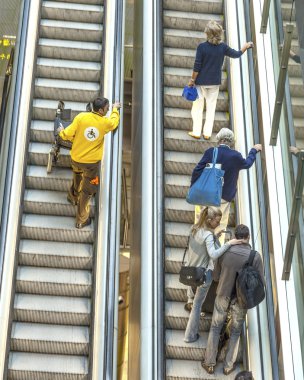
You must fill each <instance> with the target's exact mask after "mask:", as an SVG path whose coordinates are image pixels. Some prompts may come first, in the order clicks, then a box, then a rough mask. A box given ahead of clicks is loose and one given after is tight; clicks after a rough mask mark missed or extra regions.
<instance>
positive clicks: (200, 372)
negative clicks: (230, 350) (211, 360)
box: [166, 359, 242, 380]
mask: <svg viewBox="0 0 304 380" xmlns="http://www.w3.org/2000/svg"><path fill="white" fill-rule="evenodd" d="M166 369H167V376H166V380H211V379H213V380H214V379H217V380H234V379H235V376H236V375H237V374H238V373H239V372H240V371H241V370H242V368H241V366H240V365H238V366H237V367H236V369H235V370H234V371H233V372H232V373H231V374H230V375H228V376H226V375H224V374H223V363H218V364H217V365H216V367H215V372H214V375H209V374H208V373H207V372H206V371H205V370H204V369H203V368H202V366H201V363H200V361H193V360H176V359H167V360H166Z"/></svg>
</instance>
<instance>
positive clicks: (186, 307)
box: [184, 302, 193, 313]
mask: <svg viewBox="0 0 304 380" xmlns="http://www.w3.org/2000/svg"><path fill="white" fill-rule="evenodd" d="M192 306H193V303H192V302H187V303H186V304H185V306H184V309H185V310H186V311H188V312H189V313H190V312H191V310H192Z"/></svg>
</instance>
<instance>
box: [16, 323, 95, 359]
mask: <svg viewBox="0 0 304 380" xmlns="http://www.w3.org/2000/svg"><path fill="white" fill-rule="evenodd" d="M89 335H90V332H89V329H88V327H85V326H64V325H47V324H42V323H20V322H14V323H13V326H12V336H11V350H13V351H21V352H36V353H44V354H63V355H85V356H87V355H88V354H89Z"/></svg>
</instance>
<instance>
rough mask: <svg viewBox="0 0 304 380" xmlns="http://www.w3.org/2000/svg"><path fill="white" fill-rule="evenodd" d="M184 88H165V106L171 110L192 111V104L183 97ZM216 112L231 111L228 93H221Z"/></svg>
mask: <svg viewBox="0 0 304 380" xmlns="http://www.w3.org/2000/svg"><path fill="white" fill-rule="evenodd" d="M182 92H183V88H182V87H179V88H176V87H165V88H164V106H165V107H171V108H182V109H188V110H191V108H192V102H189V101H187V100H186V99H185V98H183V97H182V96H181V95H182ZM216 110H217V111H222V112H228V111H229V102H228V94H227V93H226V92H220V93H219V96H218V99H217V103H216Z"/></svg>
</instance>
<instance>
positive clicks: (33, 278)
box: [16, 266, 92, 297]
mask: <svg viewBox="0 0 304 380" xmlns="http://www.w3.org/2000/svg"><path fill="white" fill-rule="evenodd" d="M16 291H17V292H18V293H25V294H40V295H54V296H58V295H60V296H71V297H90V296H91V291H92V276H91V272H90V271H86V270H71V269H58V268H37V267H28V266H19V267H18V271H17V279H16Z"/></svg>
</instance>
